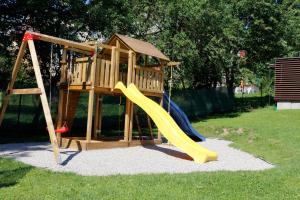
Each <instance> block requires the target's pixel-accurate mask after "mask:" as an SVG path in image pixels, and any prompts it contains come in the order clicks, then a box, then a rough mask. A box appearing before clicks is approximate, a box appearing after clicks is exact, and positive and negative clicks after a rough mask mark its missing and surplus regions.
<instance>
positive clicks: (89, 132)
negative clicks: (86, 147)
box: [86, 47, 97, 143]
mask: <svg viewBox="0 0 300 200" xmlns="http://www.w3.org/2000/svg"><path fill="white" fill-rule="evenodd" d="M96 67H97V47H96V48H95V54H94V56H93V64H92V67H91V89H90V91H89V104H88V117H87V128H86V142H87V143H89V142H91V137H92V123H93V107H94V94H95V78H96V77H95V76H96V73H95V72H96Z"/></svg>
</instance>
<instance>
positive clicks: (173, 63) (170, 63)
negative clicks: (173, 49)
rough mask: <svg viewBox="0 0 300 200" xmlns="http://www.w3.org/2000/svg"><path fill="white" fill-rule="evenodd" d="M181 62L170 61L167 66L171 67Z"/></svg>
mask: <svg viewBox="0 0 300 200" xmlns="http://www.w3.org/2000/svg"><path fill="white" fill-rule="evenodd" d="M179 65H180V62H168V63H167V66H169V67H171V66H179Z"/></svg>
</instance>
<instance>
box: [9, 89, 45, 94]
mask: <svg viewBox="0 0 300 200" xmlns="http://www.w3.org/2000/svg"><path fill="white" fill-rule="evenodd" d="M10 93H11V94H41V93H42V91H41V89H40V88H26V89H12V90H11V91H10Z"/></svg>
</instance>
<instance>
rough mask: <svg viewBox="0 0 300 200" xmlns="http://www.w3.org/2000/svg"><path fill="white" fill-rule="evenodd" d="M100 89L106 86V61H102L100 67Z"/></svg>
mask: <svg viewBox="0 0 300 200" xmlns="http://www.w3.org/2000/svg"><path fill="white" fill-rule="evenodd" d="M100 68H101V70H100V84H99V85H100V87H103V86H104V82H105V77H104V75H105V74H104V73H105V60H103V59H101V65H100Z"/></svg>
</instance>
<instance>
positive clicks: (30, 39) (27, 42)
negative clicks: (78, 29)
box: [0, 31, 109, 163]
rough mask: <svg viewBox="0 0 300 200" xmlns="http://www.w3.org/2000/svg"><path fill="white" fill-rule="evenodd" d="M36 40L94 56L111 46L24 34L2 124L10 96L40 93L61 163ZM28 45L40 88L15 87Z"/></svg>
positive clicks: (0, 114) (56, 153) (0, 117)
mask: <svg viewBox="0 0 300 200" xmlns="http://www.w3.org/2000/svg"><path fill="white" fill-rule="evenodd" d="M34 40H40V41H45V42H50V43H53V44H58V45H62V46H65V47H66V48H68V49H72V51H75V52H79V53H83V54H87V55H94V57H95V56H97V48H98V47H102V48H109V46H108V45H105V44H98V45H96V47H93V46H90V45H88V44H83V43H78V42H73V41H69V40H65V39H61V38H57V37H52V36H48V35H44V34H40V33H35V32H30V31H27V32H25V34H24V37H23V40H22V44H21V46H20V49H19V52H18V56H17V59H16V62H15V64H14V67H13V71H12V76H11V79H10V82H9V84H8V86H7V90H6V94H5V96H4V99H3V104H2V108H1V112H0V126H1V124H2V121H3V118H4V114H5V111H6V109H7V106H8V103H9V100H10V96H11V95H12V94H38V95H40V98H41V103H42V107H43V111H44V115H45V119H46V123H47V129H48V132H49V137H50V142H51V145H52V149H53V153H54V157H55V161H56V162H57V163H61V158H60V153H59V146H58V141H57V137H56V135H55V129H54V125H53V121H52V117H51V112H50V108H49V104H48V100H47V95H46V92H45V87H44V83H43V79H42V74H41V70H40V66H39V61H38V57H37V53H36V49H35V45H34ZM27 46H28V47H29V52H30V55H31V59H32V65H33V69H34V74H35V77H36V81H37V86H38V88H29V89H13V87H14V83H15V81H16V78H17V74H18V71H19V69H20V66H21V62H22V59H23V57H24V55H25V50H26V48H27ZM95 58H96V57H95ZM95 58H94V62H93V65H94V66H95V65H96V60H97V59H95ZM90 98H91V97H90ZM92 98H93V97H92ZM92 98H91V100H92ZM90 104H91V103H90ZM92 106H93V105H92V104H91V105H89V110H90V108H92ZM90 113H92V112H90ZM88 117H90V118H92V116H88ZM90 121H91V120H90ZM88 128H90V129H91V125H88Z"/></svg>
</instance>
